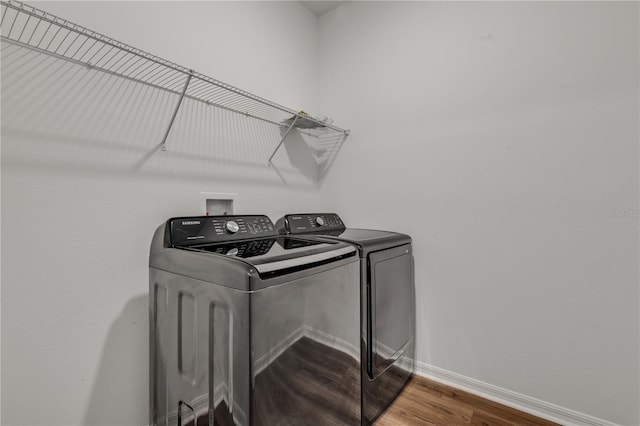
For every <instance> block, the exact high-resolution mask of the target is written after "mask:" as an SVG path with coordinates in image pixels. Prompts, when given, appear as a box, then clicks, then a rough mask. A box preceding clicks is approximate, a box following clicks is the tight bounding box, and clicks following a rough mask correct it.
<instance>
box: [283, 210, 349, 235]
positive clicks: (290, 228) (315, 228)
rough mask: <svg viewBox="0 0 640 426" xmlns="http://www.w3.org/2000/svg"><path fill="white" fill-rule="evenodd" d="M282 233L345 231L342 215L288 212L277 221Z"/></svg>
mask: <svg viewBox="0 0 640 426" xmlns="http://www.w3.org/2000/svg"><path fill="white" fill-rule="evenodd" d="M276 226H277V228H278V231H279V232H280V233H281V234H308V233H312V232H318V233H322V232H335V231H339V232H341V231H344V230H345V229H346V228H345V226H344V223H343V222H342V219H340V216H338V215H337V214H335V213H304V214H288V215H285V216H283V217H282V218H280V219H279V220H278V221H277V222H276Z"/></svg>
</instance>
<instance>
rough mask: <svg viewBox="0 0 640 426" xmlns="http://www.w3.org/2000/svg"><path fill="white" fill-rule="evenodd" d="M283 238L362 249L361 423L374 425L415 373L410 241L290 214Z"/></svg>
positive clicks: (282, 225) (328, 217)
mask: <svg viewBox="0 0 640 426" xmlns="http://www.w3.org/2000/svg"><path fill="white" fill-rule="evenodd" d="M276 226H277V228H278V230H279V232H280V233H281V234H288V235H291V236H296V237H301V238H305V239H309V240H311V241H341V242H346V243H349V244H352V245H353V246H354V247H356V248H357V249H358V252H359V257H360V281H361V307H360V310H361V323H362V324H361V346H362V348H361V356H362V358H361V365H362V413H363V415H362V423H363V424H366V425H368V424H371V423H373V422H374V421H375V420H376V419H377V418H378V417H379V416H380V414H382V413H383V412H384V410H386V409H387V408H388V407H389V405H391V403H392V402H393V401H394V399H395V398H396V397H397V396H398V394H399V393H400V392H401V391H402V389H403V388H404V387H405V385H406V383H407V381H408V380H409V378H410V377H411V375H412V374H413V372H414V370H415V329H416V326H415V324H416V319H415V283H414V261H413V248H412V244H411V237H409V236H408V235H405V234H400V233H396V232H387V231H378V230H370V229H354V228H346V227H345V225H344V223H343V222H342V219H341V218H340V217H339V216H338V215H337V214H335V213H310V214H289V215H285V216H284V217H282V218H281V219H279V220H278V221H277V222H276Z"/></svg>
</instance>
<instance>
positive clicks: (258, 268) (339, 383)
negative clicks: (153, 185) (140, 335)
mask: <svg viewBox="0 0 640 426" xmlns="http://www.w3.org/2000/svg"><path fill="white" fill-rule="evenodd" d="M256 218H260V220H258V219H256ZM233 219H235V221H234V220H233ZM264 219H266V221H265V220H264ZM215 221H217V222H215ZM230 221H234V223H236V222H240V220H238V218H237V217H224V218H223V219H222V218H216V217H204V218H178V219H172V220H169V221H168V222H167V223H165V224H163V225H161V226H160V227H159V228H158V230H157V231H156V233H155V235H154V237H153V242H152V244H151V253H150V262H149V265H150V269H149V294H150V303H149V305H150V371H149V378H150V422H151V424H153V425H172V426H173V425H176V424H178V425H181V424H185V425H186V424H192V425H198V426H201V425H214V424H215V425H271V424H279V425H307V424H318V425H322V424H360V423H361V415H360V414H361V413H360V409H361V401H360V392H361V383H360V380H361V378H360V359H361V357H360V341H359V340H360V332H359V328H360V316H359V291H360V289H359V282H358V281H359V278H358V275H359V263H358V257H357V255H356V251H355V250H354V249H353V247H351V246H349V245H347V244H311V245H310V244H309V243H308V242H305V241H301V240H297V239H294V238H282V237H277V234H276V232H275V231H274V230H273V227H272V228H271V230H269V224H270V225H271V226H272V224H271V222H270V221H269V219H268V218H266V217H265V216H252V217H247V216H245V217H242V223H241V225H240V226H239V231H238V230H236V232H237V234H236V233H234V235H229V233H228V232H227V231H225V232H224V233H220V232H219V229H220V227H221V226H222V227H223V230H224V227H225V226H227V225H226V222H230ZM196 222H198V223H196ZM243 227H244V228H243ZM232 228H233V227H232ZM243 229H244V232H243ZM248 237H251V239H248ZM228 239H230V240H231V241H228ZM220 241H223V242H222V243H220ZM310 422H311V423H310Z"/></svg>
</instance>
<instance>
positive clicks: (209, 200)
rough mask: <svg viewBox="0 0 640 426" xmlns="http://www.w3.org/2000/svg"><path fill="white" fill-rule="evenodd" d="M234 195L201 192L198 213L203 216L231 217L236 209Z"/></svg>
mask: <svg viewBox="0 0 640 426" xmlns="http://www.w3.org/2000/svg"><path fill="white" fill-rule="evenodd" d="M237 197H238V194H236V193H220V192H201V193H200V212H201V213H202V214H203V215H205V216H223V215H231V214H233V212H234V208H235V207H236V199H237Z"/></svg>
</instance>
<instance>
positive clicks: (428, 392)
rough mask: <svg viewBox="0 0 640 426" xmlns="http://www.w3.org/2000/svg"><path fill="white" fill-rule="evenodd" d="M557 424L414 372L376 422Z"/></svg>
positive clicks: (396, 425) (389, 425)
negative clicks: (415, 374)
mask: <svg viewBox="0 0 640 426" xmlns="http://www.w3.org/2000/svg"><path fill="white" fill-rule="evenodd" d="M400 425H402V426H404V425H411V426H420V425H438V426H456V425H471V426H514V425H518V426H557V424H556V423H553V422H550V421H548V420H544V419H541V418H538V417H535V416H532V415H531V414H528V413H523V412H522V411H518V410H515V409H513V408H510V407H507V406H504V405H502V404H498V403H496V402H493V401H489V400H487V399H484V398H481V397H479V396H476V395H473V394H470V393H468V392H465V391H462V390H460V389H456V388H452V387H450V386H446V385H443V384H440V383H437V382H434V381H432V380H429V379H425V378H423V377H417V376H414V377H413V378H411V380H410V381H409V383H408V384H407V387H406V388H405V389H404V390H403V391H402V393H401V394H400V395H399V396H398V398H397V399H396V400H395V401H394V402H393V404H392V405H391V407H389V408H388V409H387V411H386V412H385V413H384V414H383V415H382V416H381V417H379V418H378V420H377V421H376V422H375V424H374V426H400Z"/></svg>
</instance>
